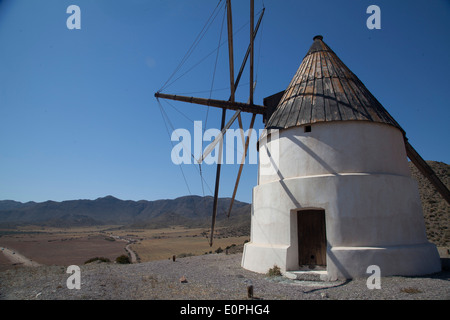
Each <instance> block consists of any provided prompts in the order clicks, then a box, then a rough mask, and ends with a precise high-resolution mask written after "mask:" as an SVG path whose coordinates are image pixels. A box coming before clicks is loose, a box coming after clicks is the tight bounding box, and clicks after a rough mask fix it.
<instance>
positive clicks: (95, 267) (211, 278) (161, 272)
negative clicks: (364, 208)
mask: <svg viewBox="0 0 450 320" xmlns="http://www.w3.org/2000/svg"><path fill="white" fill-rule="evenodd" d="M241 257H242V254H239V253H238V254H230V255H225V254H210V255H204V256H195V257H187V258H180V259H177V260H176V261H175V262H173V261H172V260H162V261H152V262H146V263H137V264H131V265H119V264H114V263H93V264H88V265H82V266H80V268H81V288H80V289H79V290H78V289H72V290H69V289H68V288H67V285H66V281H67V279H68V278H69V276H70V274H68V273H66V270H67V267H66V266H40V267H18V268H15V269H10V270H6V271H3V272H0V299H1V300H249V299H248V297H247V287H248V286H249V285H253V288H254V298H256V299H261V300H410V299H416V300H449V298H450V285H449V276H450V272H449V271H443V272H441V273H438V274H434V275H430V276H423V277H383V278H382V279H381V289H373V290H369V289H368V288H367V286H366V281H367V279H354V280H351V281H336V282H320V281H315V282H314V281H299V280H291V279H288V278H285V277H281V276H279V277H269V276H267V275H263V274H256V273H253V272H250V271H248V270H245V269H242V268H241V267H240V262H241ZM182 277H185V279H186V281H185V282H182V281H180V279H181V278H182Z"/></svg>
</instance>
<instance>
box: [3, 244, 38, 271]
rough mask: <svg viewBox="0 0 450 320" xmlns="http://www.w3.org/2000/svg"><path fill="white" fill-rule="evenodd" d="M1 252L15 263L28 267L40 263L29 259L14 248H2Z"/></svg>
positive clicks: (36, 265)
mask: <svg viewBox="0 0 450 320" xmlns="http://www.w3.org/2000/svg"><path fill="white" fill-rule="evenodd" d="M1 252H2V253H3V254H4V255H5V257H6V258H8V259H9V260H10V261H11V262H12V263H13V264H15V265H16V264H22V265H24V266H26V267H39V266H40V264H39V263H37V262H35V261H33V260H31V259H28V258H27V257H25V256H23V255H21V254H20V253H18V252H16V251H15V250H13V249H8V248H5V247H2V248H1Z"/></svg>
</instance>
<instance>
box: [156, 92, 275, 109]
mask: <svg viewBox="0 0 450 320" xmlns="http://www.w3.org/2000/svg"><path fill="white" fill-rule="evenodd" d="M155 97H156V98H163V99H170V100H176V101H183V102H189V103H195V104H200V105H204V106H212V107H217V108H222V109H228V110H236V111H237V110H240V111H242V112H248V113H256V114H264V111H265V110H266V107H264V106H260V105H256V104H253V105H250V104H247V103H242V102H231V101H225V100H215V99H205V98H196V97H186V96H178V95H173V94H166V93H160V92H156V93H155Z"/></svg>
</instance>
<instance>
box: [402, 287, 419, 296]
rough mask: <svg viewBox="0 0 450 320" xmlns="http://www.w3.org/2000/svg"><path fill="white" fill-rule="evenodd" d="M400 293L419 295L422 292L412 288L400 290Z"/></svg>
mask: <svg viewBox="0 0 450 320" xmlns="http://www.w3.org/2000/svg"><path fill="white" fill-rule="evenodd" d="M400 291H401V292H404V293H409V294H415V293H421V292H422V291H420V290H419V289H417V288H413V287H409V288H402V289H400Z"/></svg>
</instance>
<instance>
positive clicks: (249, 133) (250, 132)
mask: <svg viewBox="0 0 450 320" xmlns="http://www.w3.org/2000/svg"><path fill="white" fill-rule="evenodd" d="M255 117H256V115H253V116H252V120H251V121H250V130H249V132H248V136H247V139H246V141H245V147H244V154H243V156H242V160H241V164H240V165H239V171H238V175H237V178H236V183H235V185H234V190H233V195H232V197H231V202H230V208H229V209H228V217H230V213H231V209H232V208H233V204H234V199H235V198H236V192H237V188H238V186H239V181H240V179H241V174H242V169H243V167H244V163H245V158H246V156H247V150H248V145H249V142H250V136H251V134H252V131H253V125H254V123H255ZM241 129H242V127H241Z"/></svg>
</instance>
